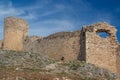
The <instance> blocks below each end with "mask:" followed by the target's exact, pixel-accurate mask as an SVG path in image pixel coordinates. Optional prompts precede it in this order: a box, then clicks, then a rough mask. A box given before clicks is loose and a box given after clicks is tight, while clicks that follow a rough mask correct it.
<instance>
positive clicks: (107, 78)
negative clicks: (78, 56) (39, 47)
mask: <svg viewBox="0 0 120 80" xmlns="http://www.w3.org/2000/svg"><path fill="white" fill-rule="evenodd" d="M0 80H120V78H119V76H118V75H117V74H114V73H111V72H110V71H108V70H105V69H102V68H98V67H96V66H95V65H93V64H89V63H85V62H81V61H69V62H64V61H55V60H53V59H51V58H49V57H47V56H45V55H41V54H34V53H31V52H15V51H0Z"/></svg>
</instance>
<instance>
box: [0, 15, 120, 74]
mask: <svg viewBox="0 0 120 80" xmlns="http://www.w3.org/2000/svg"><path fill="white" fill-rule="evenodd" d="M98 32H106V33H108V34H109V36H108V37H107V38H102V37H100V36H99V35H98V34H97V33H98ZM116 32H117V30H116V29H115V27H113V26H110V25H109V24H107V23H97V24H93V25H90V26H86V27H83V28H82V30H81V31H74V32H59V33H55V34H52V35H50V36H48V37H38V36H33V37H29V36H28V23H27V21H25V20H23V19H19V18H14V17H7V18H5V22H4V40H3V41H0V49H4V50H16V51H29V52H34V53H40V54H45V55H47V56H49V57H52V58H54V59H57V60H60V59H61V60H66V61H69V60H77V59H79V60H81V61H86V62H87V63H92V64H95V65H96V66H99V67H102V68H106V69H108V70H110V71H112V72H117V73H120V45H119V43H118V41H117V38H116Z"/></svg>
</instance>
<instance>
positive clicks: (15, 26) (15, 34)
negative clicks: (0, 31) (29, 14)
mask: <svg viewBox="0 0 120 80" xmlns="http://www.w3.org/2000/svg"><path fill="white" fill-rule="evenodd" d="M26 36H28V23H27V21H25V20H23V19H18V18H14V17H7V18H5V21H4V40H3V49H4V50H17V51H23V50H24V44H23V43H24V40H25V38H26Z"/></svg>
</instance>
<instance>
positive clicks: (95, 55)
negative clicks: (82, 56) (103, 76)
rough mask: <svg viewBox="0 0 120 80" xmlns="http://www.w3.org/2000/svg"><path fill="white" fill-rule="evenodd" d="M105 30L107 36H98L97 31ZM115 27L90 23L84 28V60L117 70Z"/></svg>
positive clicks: (113, 70)
mask: <svg viewBox="0 0 120 80" xmlns="http://www.w3.org/2000/svg"><path fill="white" fill-rule="evenodd" d="M104 31H105V32H107V33H109V36H108V37H107V38H102V37H100V36H99V35H98V34H97V32H104ZM116 31H117V30H116V29H115V28H114V27H113V26H110V25H108V24H106V23H102V24H101V23H98V24H95V25H91V26H89V27H88V28H87V29H86V36H85V37H86V62H87V63H92V64H95V65H97V66H99V67H102V68H106V69H108V70H110V71H112V72H117V67H116V66H117V63H116V61H117V60H116V56H117V55H116V54H117V51H116V50H117V47H118V43H117V39H116Z"/></svg>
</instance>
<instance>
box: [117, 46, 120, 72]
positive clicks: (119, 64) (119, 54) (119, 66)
mask: <svg viewBox="0 0 120 80" xmlns="http://www.w3.org/2000/svg"><path fill="white" fill-rule="evenodd" d="M116 59H117V61H116V64H117V72H118V73H119V74H120V45H119V46H118V48H117V56H116Z"/></svg>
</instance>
